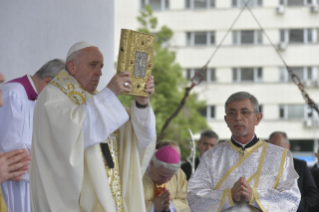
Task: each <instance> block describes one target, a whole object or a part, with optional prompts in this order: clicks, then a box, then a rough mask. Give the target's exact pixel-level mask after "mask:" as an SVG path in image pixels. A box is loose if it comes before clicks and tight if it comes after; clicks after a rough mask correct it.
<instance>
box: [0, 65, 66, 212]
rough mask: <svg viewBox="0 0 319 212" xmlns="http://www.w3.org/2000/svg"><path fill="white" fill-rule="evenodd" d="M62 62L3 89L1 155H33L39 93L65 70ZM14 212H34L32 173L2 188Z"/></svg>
mask: <svg viewBox="0 0 319 212" xmlns="http://www.w3.org/2000/svg"><path fill="white" fill-rule="evenodd" d="M64 65H65V64H64V62H63V61H61V60H58V59H55V60H52V61H49V62H47V63H46V64H44V65H43V66H42V67H41V68H40V69H39V70H38V71H37V72H36V73H35V75H34V76H29V75H25V76H23V77H21V78H17V79H14V80H11V81H9V82H7V83H6V84H4V85H3V86H2V93H3V100H4V102H5V104H4V105H3V106H2V107H1V108H0V120H1V127H0V151H1V152H9V151H11V150H15V149H26V150H27V151H28V152H29V153H30V154H31V141H32V125H33V110H34V105H35V100H36V98H37V96H38V93H40V92H41V90H42V89H43V88H44V86H45V85H46V84H48V82H49V81H50V80H51V79H52V78H54V77H55V76H56V75H57V74H58V73H59V72H60V70H62V69H63V67H64ZM1 189H2V193H3V197H4V200H5V202H6V205H7V209H8V211H10V212H29V211H30V194H29V193H30V192H29V171H28V172H27V173H25V174H24V175H23V176H22V180H21V181H6V182H4V183H2V184H1Z"/></svg>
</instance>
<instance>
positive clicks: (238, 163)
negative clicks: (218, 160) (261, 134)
mask: <svg viewBox="0 0 319 212" xmlns="http://www.w3.org/2000/svg"><path fill="white" fill-rule="evenodd" d="M263 143H264V142H263V141H261V140H259V141H258V142H257V143H256V144H255V145H254V146H253V147H252V148H249V149H247V150H246V151H247V154H245V155H244V157H242V158H241V159H239V160H238V162H237V163H236V164H235V165H234V166H232V167H231V168H230V169H229V170H228V171H227V172H226V174H225V175H224V176H223V177H222V179H221V180H220V181H219V182H218V184H217V185H216V187H215V188H214V190H217V189H219V187H220V186H221V185H222V183H223V182H224V181H225V180H226V179H227V177H228V176H229V175H230V173H232V172H233V171H234V170H235V169H237V168H238V167H239V166H240V165H241V164H242V163H243V162H244V161H245V160H246V159H247V158H248V157H249V156H250V155H251V154H252V153H254V152H255V151H256V150H257V149H258V148H259V147H261V146H262V145H263Z"/></svg>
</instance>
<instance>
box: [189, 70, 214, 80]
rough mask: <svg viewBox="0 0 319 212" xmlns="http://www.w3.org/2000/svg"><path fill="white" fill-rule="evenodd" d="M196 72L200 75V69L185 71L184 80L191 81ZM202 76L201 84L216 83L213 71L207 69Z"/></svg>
mask: <svg viewBox="0 0 319 212" xmlns="http://www.w3.org/2000/svg"><path fill="white" fill-rule="evenodd" d="M197 72H200V73H201V69H186V79H187V80H191V79H192V78H193V77H194V75H195V74H196V73H197ZM202 75H203V80H202V82H215V81H216V75H215V69H207V71H206V72H205V73H203V74H202Z"/></svg>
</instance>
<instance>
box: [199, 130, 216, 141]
mask: <svg viewBox="0 0 319 212" xmlns="http://www.w3.org/2000/svg"><path fill="white" fill-rule="evenodd" d="M203 137H207V138H216V140H217V143H218V135H217V133H215V132H214V131H213V130H210V129H207V130H204V131H202V132H201V134H200V138H199V142H201V141H202V140H203Z"/></svg>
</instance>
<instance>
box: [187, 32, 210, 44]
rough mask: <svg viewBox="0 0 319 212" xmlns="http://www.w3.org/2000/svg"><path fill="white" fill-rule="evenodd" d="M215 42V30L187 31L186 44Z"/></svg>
mask: <svg viewBox="0 0 319 212" xmlns="http://www.w3.org/2000/svg"><path fill="white" fill-rule="evenodd" d="M214 44H215V32H187V33H186V45H187V46H210V45H214Z"/></svg>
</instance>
